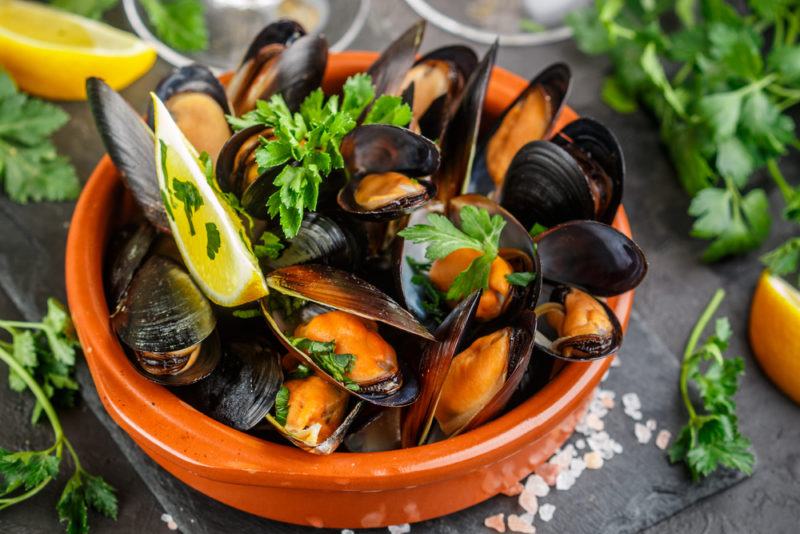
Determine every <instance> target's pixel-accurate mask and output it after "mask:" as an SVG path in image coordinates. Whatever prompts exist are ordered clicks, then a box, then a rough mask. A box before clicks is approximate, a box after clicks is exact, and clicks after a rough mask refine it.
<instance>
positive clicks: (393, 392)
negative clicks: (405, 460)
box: [262, 265, 433, 406]
mask: <svg viewBox="0 0 800 534" xmlns="http://www.w3.org/2000/svg"><path fill="white" fill-rule="evenodd" d="M266 279H267V284H268V286H269V287H270V289H271V291H272V292H271V293H270V297H268V298H267V299H265V300H263V301H262V310H263V312H264V316H265V317H266V319H267V322H268V323H269V325H270V327H271V328H272V330H273V332H274V333H275V334H276V335H277V336H278V338H279V339H280V340H281V342H282V343H283V344H284V346H285V347H286V349H287V350H288V351H289V354H290V355H292V356H293V357H294V358H296V359H297V360H298V361H299V362H301V363H302V364H303V365H305V366H307V367H308V368H309V369H311V370H312V371H313V372H315V373H316V374H318V375H319V376H321V377H322V378H324V379H325V380H327V381H328V382H329V383H331V384H333V385H334V386H336V387H338V388H339V389H340V390H342V391H345V392H347V393H349V394H351V395H354V396H356V397H358V398H360V399H363V400H365V401H367V402H369V403H372V404H376V405H379V406H404V405H407V404H410V403H411V402H413V401H414V399H415V398H416V396H417V392H418V388H417V383H416V380H415V378H414V375H413V373H410V372H409V369H408V367H409V366H410V364H411V363H412V360H413V355H414V354H418V352H417V351H418V350H419V349H420V344H421V343H424V342H425V340H433V336H432V335H431V334H430V333H429V332H428V331H427V330H426V329H425V327H423V326H422V325H420V324H419V323H418V322H417V321H416V320H415V319H414V318H413V317H412V316H411V314H409V313H408V312H407V311H406V310H404V309H403V308H401V307H400V306H399V305H398V304H397V303H396V302H394V301H393V300H392V299H391V298H390V297H388V296H387V295H385V294H384V293H383V292H381V291H380V290H379V289H377V288H376V287H374V286H372V285H370V284H368V283H367V282H365V281H363V280H361V279H359V278H358V277H356V276H354V275H353V274H351V273H348V272H345V271H339V270H337V269H334V268H332V267H329V266H323V265H295V266H291V267H284V268H281V269H277V270H275V271H272V272H271V273H268V274H267V277H266ZM379 324H380V325H381V326H380V327H379ZM384 325H385V326H384ZM385 327H391V328H388V329H387V328H385ZM407 334H411V336H409V335H407Z"/></svg>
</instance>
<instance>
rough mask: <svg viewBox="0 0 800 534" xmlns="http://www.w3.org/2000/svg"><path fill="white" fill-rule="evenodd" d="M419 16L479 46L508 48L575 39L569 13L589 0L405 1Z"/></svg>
mask: <svg viewBox="0 0 800 534" xmlns="http://www.w3.org/2000/svg"><path fill="white" fill-rule="evenodd" d="M405 1H406V3H407V4H408V5H409V7H411V9H413V10H414V11H415V12H416V13H417V15H419V16H420V17H423V18H424V19H426V20H428V21H429V22H430V23H431V24H433V25H434V26H438V27H439V28H441V29H442V30H444V31H446V32H449V33H452V34H454V35H458V36H459V37H463V38H465V39H469V40H471V41H475V42H478V43H484V44H491V43H493V42H494V41H495V39H497V38H499V39H500V44H501V45H505V46H529V45H538V44H546V43H552V42H555V41H560V40H563V39H568V38H569V37H571V36H572V31H571V30H570V29H569V28H568V27H566V26H564V17H565V16H566V15H567V13H569V12H570V11H573V10H574V9H576V8H578V7H582V6H585V5H587V4H588V3H589V0H461V1H458V2H454V1H453V0H405Z"/></svg>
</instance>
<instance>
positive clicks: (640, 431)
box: [633, 423, 653, 443]
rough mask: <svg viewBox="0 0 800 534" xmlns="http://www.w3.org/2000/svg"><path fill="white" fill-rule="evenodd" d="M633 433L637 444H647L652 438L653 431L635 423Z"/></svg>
mask: <svg viewBox="0 0 800 534" xmlns="http://www.w3.org/2000/svg"><path fill="white" fill-rule="evenodd" d="M633 433H634V434H636V440H637V441H638V442H639V443H647V442H649V441H650V438H651V437H653V431H652V430H650V429H649V428H647V426H646V425H643V424H641V423H636V424H635V425H634V426H633Z"/></svg>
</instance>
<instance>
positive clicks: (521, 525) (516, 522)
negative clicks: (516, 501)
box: [508, 514, 536, 534]
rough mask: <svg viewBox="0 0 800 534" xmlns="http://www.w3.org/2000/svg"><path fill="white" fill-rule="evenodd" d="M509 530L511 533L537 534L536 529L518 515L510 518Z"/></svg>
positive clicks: (511, 515) (512, 515)
mask: <svg viewBox="0 0 800 534" xmlns="http://www.w3.org/2000/svg"><path fill="white" fill-rule="evenodd" d="M508 529H509V530H510V531H511V532H522V533H523V534H536V528H535V527H534V526H533V525H532V524H531V523H530V522H527V521H525V520H524V519H523V518H521V517H520V516H518V515H516V514H510V515H509V516H508Z"/></svg>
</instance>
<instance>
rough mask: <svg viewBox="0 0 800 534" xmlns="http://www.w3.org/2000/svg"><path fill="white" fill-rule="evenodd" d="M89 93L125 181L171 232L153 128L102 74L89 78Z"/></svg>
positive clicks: (103, 135)
mask: <svg viewBox="0 0 800 534" xmlns="http://www.w3.org/2000/svg"><path fill="white" fill-rule="evenodd" d="M86 95H87V98H88V100H89V108H90V109H91V110H92V115H93V116H94V121H95V125H96V126H97V131H98V132H99V133H100V137H101V138H102V140H103V144H104V145H105V147H106V151H107V152H108V155H109V156H110V157H111V161H113V162H114V165H115V166H116V167H117V169H118V170H119V172H120V175H121V176H122V181H123V182H124V183H125V186H126V187H127V188H128V190H129V191H130V192H131V194H132V195H133V198H134V200H135V201H136V203H137V204H138V205H139V207H140V208H141V209H142V212H143V213H144V216H145V217H146V218H147V220H148V221H150V223H151V224H152V225H153V226H155V227H156V228H158V229H159V230H161V231H162V232H169V221H168V220H167V212H166V210H165V209H164V204H163V202H162V200H161V190H160V189H159V187H158V179H157V177H156V160H155V151H154V150H153V143H154V141H153V139H154V138H153V132H152V131H151V130H150V128H148V127H147V124H145V122H144V121H143V120H142V117H141V116H139V114H138V113H136V111H134V109H133V108H132V107H130V106H129V105H128V103H127V102H126V101H125V99H124V98H122V96H121V95H120V94H119V93H117V92H116V91H114V90H113V89H112V88H111V87H109V86H108V84H106V83H105V82H104V81H103V80H101V79H100V78H88V79H87V80H86Z"/></svg>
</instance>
